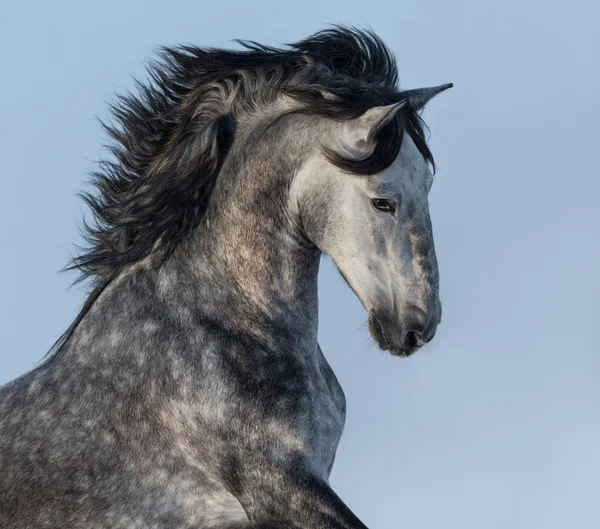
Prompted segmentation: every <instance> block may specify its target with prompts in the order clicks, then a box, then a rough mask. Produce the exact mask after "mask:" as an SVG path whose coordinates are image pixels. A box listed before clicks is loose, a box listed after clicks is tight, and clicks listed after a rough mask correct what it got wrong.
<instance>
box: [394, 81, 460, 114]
mask: <svg viewBox="0 0 600 529" xmlns="http://www.w3.org/2000/svg"><path fill="white" fill-rule="evenodd" d="M453 86H454V85H453V84H452V83H446V84H442V85H440V86H432V87H430V88H416V89H414V90H406V91H404V92H402V94H401V95H402V97H403V98H405V99H406V101H407V102H408V108H410V110H412V111H413V112H418V111H419V110H421V109H422V108H423V107H424V106H425V105H426V104H427V103H428V102H429V100H430V99H431V98H433V97H434V96H436V95H438V94H440V93H442V92H444V91H445V90H448V88H452V87H453Z"/></svg>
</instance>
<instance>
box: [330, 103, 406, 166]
mask: <svg viewBox="0 0 600 529" xmlns="http://www.w3.org/2000/svg"><path fill="white" fill-rule="evenodd" d="M405 105H406V100H402V101H399V102H398V103H394V104H392V105H383V106H378V107H372V108H370V109H369V110H367V111H366V112H365V113H364V114H363V115H362V116H360V117H358V118H356V119H352V120H349V121H347V122H346V123H345V124H344V132H343V134H342V143H343V151H346V152H348V153H349V154H353V155H354V156H355V157H358V158H362V157H364V156H368V155H369V154H370V153H371V152H372V151H373V149H374V148H375V139H376V137H377V134H378V133H379V131H381V129H383V128H384V127H385V126H386V125H387V124H388V123H390V121H392V119H394V117H395V116H396V114H397V113H398V111H399V110H400V109H401V108H402V107H403V106H405Z"/></svg>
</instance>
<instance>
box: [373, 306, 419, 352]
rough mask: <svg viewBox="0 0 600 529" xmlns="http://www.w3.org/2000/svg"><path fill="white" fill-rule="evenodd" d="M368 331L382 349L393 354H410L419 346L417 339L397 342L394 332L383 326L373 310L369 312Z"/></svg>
mask: <svg viewBox="0 0 600 529" xmlns="http://www.w3.org/2000/svg"><path fill="white" fill-rule="evenodd" d="M369 333H370V334H371V337H372V338H373V340H375V342H376V343H377V345H378V346H379V348H380V349H381V350H382V351H388V352H390V353H391V354H392V355H394V356H399V357H403V358H405V357H407V356H411V355H412V354H413V353H415V352H416V351H417V350H418V349H419V348H420V345H418V344H417V341H416V340H412V339H410V338H409V339H408V340H406V339H405V340H403V343H399V340H397V339H396V336H395V335H396V333H395V332H393V331H392V330H391V329H389V328H385V327H384V324H383V323H382V322H381V321H380V320H379V319H378V318H377V317H376V316H375V314H374V312H373V311H370V312H369Z"/></svg>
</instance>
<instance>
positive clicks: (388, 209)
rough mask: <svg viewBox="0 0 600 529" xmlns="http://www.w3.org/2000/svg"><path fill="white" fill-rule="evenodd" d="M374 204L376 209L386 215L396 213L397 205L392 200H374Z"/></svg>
mask: <svg viewBox="0 0 600 529" xmlns="http://www.w3.org/2000/svg"><path fill="white" fill-rule="evenodd" d="M372 203H373V206H374V207H375V209H377V210H379V211H384V212H385V213H394V212H395V211H396V204H395V203H394V202H393V201H392V200H386V199H385V198H374V199H373V200H372Z"/></svg>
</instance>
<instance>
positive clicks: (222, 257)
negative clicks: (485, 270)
mask: <svg viewBox="0 0 600 529" xmlns="http://www.w3.org/2000/svg"><path fill="white" fill-rule="evenodd" d="M237 42H238V43H239V44H240V46H241V47H240V49H237V50H234V51H228V50H225V49H217V48H199V47H194V46H175V47H165V48H161V49H160V50H159V52H158V58H156V59H155V61H154V62H153V63H151V64H150V66H149V68H148V72H149V79H148V80H147V81H146V82H141V83H138V88H139V90H136V91H134V92H132V93H129V94H127V95H124V96H122V97H120V98H119V99H118V100H117V101H116V102H115V103H113V104H112V106H111V108H112V112H113V115H114V120H113V121H114V122H113V123H111V124H108V125H107V124H104V127H105V128H106V130H107V131H108V134H109V135H110V137H111V138H112V142H111V144H110V150H111V155H110V156H108V157H107V159H106V160H105V161H102V162H100V164H99V166H98V169H97V170H96V172H95V173H93V175H92V176H93V183H94V184H95V185H94V187H93V191H91V192H88V193H85V194H83V198H84V200H85V201H86V203H87V204H88V205H89V207H90V209H91V212H92V215H93V222H91V223H86V224H85V234H86V240H87V244H88V246H86V247H85V248H83V249H81V251H80V252H79V253H78V255H77V257H75V258H74V260H73V261H72V263H71V264H70V268H72V269H75V270H78V271H79V272H80V278H82V279H87V280H89V281H90V282H91V292H90V294H89V296H88V297H87V299H86V301H85V303H84V305H83V307H82V309H81V312H80V313H79V314H78V316H77V317H76V319H75V321H74V322H73V323H72V325H71V326H70V327H69V328H68V329H67V330H66V332H65V333H64V334H63V335H62V336H61V337H60V338H59V340H58V341H57V342H56V343H55V345H54V346H53V347H52V348H51V349H50V351H49V353H48V354H47V356H46V357H45V358H44V360H43V361H42V362H40V364H39V365H38V366H37V367H36V368H35V369H33V370H32V371H30V372H28V373H26V374H24V375H23V376H21V377H20V378H17V379H16V380H14V381H12V382H9V383H8V384H6V385H4V386H3V387H2V388H0V527H2V528H11V529H25V528H27V529H32V528H38V527H39V528H41V527H48V528H63V527H65V528H66V527H68V528H71V529H83V528H85V529H100V528H105V529H108V528H110V529H135V528H145V529H153V528H156V529H159V528H160V529H164V528H168V529H192V528H194V529H199V528H203V529H210V528H219V529H250V528H252V529H259V528H261V529H267V528H269V529H275V528H284V527H285V528H298V529H316V528H324V527H328V528H333V529H362V528H364V525H363V524H362V523H361V521H360V520H359V519H358V518H357V517H356V516H355V515H354V514H353V513H352V511H351V510H350V509H349V508H348V507H347V506H346V505H345V504H344V503H343V502H342V500H341V499H340V498H339V497H338V496H337V495H336V493H335V492H334V491H333V490H332V488H331V486H330V484H329V476H330V473H331V470H332V466H333V463H334V459H335V454H336V449H337V445H338V441H339V439H340V436H341V433H342V429H343V427H344V421H345V412H346V404H345V397H344V393H343V391H342V388H341V387H340V385H339V383H338V381H337V379H336V377H335V374H334V373H333V371H332V369H331V367H330V366H329V364H328V363H327V360H326V359H325V357H324V355H323V353H322V351H321V349H320V347H319V344H318V342H317V326H318V299H317V274H318V270H319V262H320V258H321V256H322V255H326V256H329V257H331V258H332V259H333V261H334V263H335V264H336V266H337V268H338V269H339V271H340V273H341V274H342V276H343V277H344V279H345V280H346V282H347V283H348V285H349V286H350V288H351V289H352V290H353V291H354V292H355V294H356V295H357V297H358V298H359V300H360V302H361V303H362V304H363V306H364V307H365V309H366V312H367V314H368V329H369V331H370V334H371V335H372V337H373V339H374V340H375V341H376V343H377V344H378V345H379V346H380V348H381V349H383V350H387V351H390V352H391V354H393V355H396V356H400V357H403V356H408V355H410V354H412V353H414V352H415V351H416V350H417V349H419V348H420V347H422V346H423V345H424V344H425V343H427V342H429V341H430V340H431V339H432V338H433V336H434V334H435V332H436V328H437V326H438V324H439V322H440V320H441V304H440V300H439V274H438V266H437V261H436V255H435V248H434V242H433V236H432V227H431V221H430V215H429V206H428V198H427V197H428V193H429V190H430V188H431V186H432V179H433V173H434V171H435V164H434V158H433V156H432V154H431V152H430V150H429V148H428V146H427V143H426V126H425V124H424V122H423V120H422V118H421V117H420V116H421V114H420V112H421V110H422V109H423V107H424V106H425V104H426V103H427V102H428V101H429V100H430V99H431V98H432V97H433V96H435V95H436V94H439V93H440V92H442V91H444V90H446V89H448V88H450V87H451V86H452V84H445V85H441V86H438V87H433V88H422V89H414V90H400V89H399V87H398V72H397V66H396V63H395V59H394V57H393V54H392V52H391V51H390V49H389V48H388V47H386V45H385V44H384V43H383V41H382V40H381V39H380V38H379V37H378V36H377V35H376V34H375V33H373V32H372V31H367V30H362V29H356V28H348V27H344V26H333V27H331V28H329V29H326V30H323V31H320V32H318V33H316V34H314V35H312V36H311V37H308V38H306V39H304V40H301V41H299V42H296V43H294V44H289V45H285V46H282V47H279V48H278V47H270V46H265V45H262V44H259V43H256V42H254V41H237Z"/></svg>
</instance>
